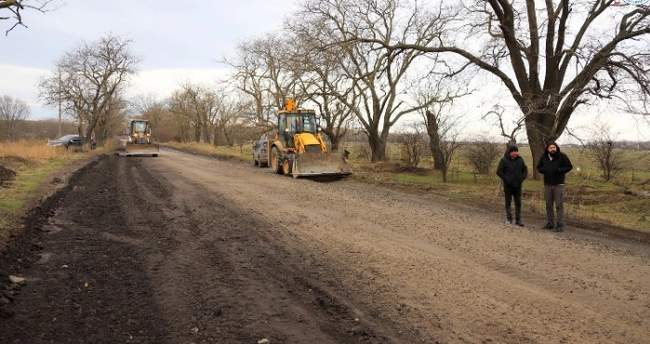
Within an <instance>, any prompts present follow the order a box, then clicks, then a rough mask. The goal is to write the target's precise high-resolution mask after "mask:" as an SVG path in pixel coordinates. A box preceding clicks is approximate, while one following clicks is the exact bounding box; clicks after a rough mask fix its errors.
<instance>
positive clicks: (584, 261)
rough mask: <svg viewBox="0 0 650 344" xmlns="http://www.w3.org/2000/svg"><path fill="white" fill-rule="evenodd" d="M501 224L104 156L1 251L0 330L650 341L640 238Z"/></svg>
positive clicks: (277, 179)
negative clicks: (552, 230) (621, 237)
mask: <svg viewBox="0 0 650 344" xmlns="http://www.w3.org/2000/svg"><path fill="white" fill-rule="evenodd" d="M501 222H502V221H501V215H500V214H493V213H489V212H487V211H484V210H480V209H478V208H473V207H463V206H459V205H452V204H450V203H449V202H447V201H446V200H445V199H442V198H440V197H436V196H433V195H413V194H408V193H405V192H401V191H396V190H390V189H385V188H382V187H378V186H372V185H367V184H361V183H357V182H354V181H350V180H343V181H336V182H314V181H310V180H294V179H291V178H286V177H281V176H277V175H274V174H272V173H270V171H269V170H268V169H256V168H254V167H252V166H246V165H243V164H241V163H237V162H228V161H219V160H215V159H210V158H204V157H199V156H194V155H190V154H185V153H180V152H177V151H172V150H165V151H163V152H162V154H161V156H160V157H159V158H119V157H114V156H107V157H104V158H102V159H99V160H98V161H95V162H92V163H91V164H89V165H88V166H86V167H85V168H83V169H81V170H80V171H78V172H77V173H76V174H75V175H74V176H73V177H72V178H71V180H70V183H69V185H68V186H67V187H66V188H65V189H63V190H62V191H60V192H59V193H57V194H56V195H54V196H52V197H50V198H49V199H48V200H46V201H45V202H44V203H42V204H41V205H40V206H39V207H37V208H35V209H34V210H32V211H31V212H30V214H28V216H27V217H26V218H25V229H24V230H23V231H22V232H21V234H20V235H18V236H17V237H15V238H14V239H13V241H12V242H10V243H9V245H8V246H7V249H6V250H5V251H4V252H2V254H1V255H0V343H30V344H31V343H35V344H37V343H489V342H493V343H647V342H648V339H649V338H650V332H649V330H648V329H650V247H649V246H648V245H646V244H643V243H637V242H632V241H625V240H622V239H615V238H609V237H606V236H604V235H600V234H595V233H593V232H589V231H584V230H580V229H576V228H570V229H569V230H568V231H567V232H565V233H560V234H557V233H551V232H548V231H542V230H539V229H536V228H538V227H539V225H540V224H538V223H531V224H529V226H528V227H526V228H523V229H522V228H519V227H516V228H515V227H512V226H506V225H503V224H502V223H501ZM9 276H11V277H12V280H13V282H12V281H10V279H9ZM23 279H24V280H23Z"/></svg>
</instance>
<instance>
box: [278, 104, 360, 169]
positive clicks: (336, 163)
mask: <svg viewBox="0 0 650 344" xmlns="http://www.w3.org/2000/svg"><path fill="white" fill-rule="evenodd" d="M268 137H269V140H268V149H267V152H268V162H269V165H270V166H271V168H272V169H273V171H275V172H276V173H279V174H284V175H291V176H293V177H295V178H297V177H319V176H347V175H349V174H351V173H352V170H351V168H350V166H349V164H348V163H347V161H346V160H345V158H344V157H343V156H342V155H340V154H337V153H333V152H331V151H330V147H329V146H328V144H327V141H326V140H325V138H324V135H323V134H321V132H320V130H319V126H318V120H317V118H316V113H315V112H314V111H313V110H307V109H299V108H297V107H296V105H295V102H294V101H293V100H288V101H287V102H286V103H285V107H284V109H282V110H281V111H279V112H278V122H277V130H276V131H275V132H273V133H271V134H270V135H268Z"/></svg>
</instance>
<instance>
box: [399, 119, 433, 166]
mask: <svg viewBox="0 0 650 344" xmlns="http://www.w3.org/2000/svg"><path fill="white" fill-rule="evenodd" d="M423 135H424V134H423V133H422V131H421V130H420V125H417V124H414V125H412V126H411V128H410V130H409V131H405V132H403V133H400V134H399V135H398V142H399V144H400V146H401V155H402V161H403V162H404V163H405V164H406V166H407V167H408V168H411V169H414V168H417V167H418V165H419V164H420V160H421V159H422V156H423V155H424V152H425V150H426V143H425V142H424V139H423Z"/></svg>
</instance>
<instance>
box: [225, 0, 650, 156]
mask: <svg viewBox="0 0 650 344" xmlns="http://www.w3.org/2000/svg"><path fill="white" fill-rule="evenodd" d="M615 5H616V3H615V1H613V0H611V1H606V0H600V1H586V2H585V1H570V0H560V1H545V2H539V1H533V0H528V1H501V0H493V1H463V2H454V3H449V4H446V3H435V4H434V3H432V2H415V1H407V0H404V1H400V0H324V1H314V0H308V1H305V2H304V3H303V4H302V7H301V10H300V11H299V12H298V13H297V14H295V16H293V18H300V20H299V21H295V20H291V19H288V20H287V25H286V30H285V31H283V32H282V33H281V34H278V35H270V36H267V37H265V38H260V39H257V40H254V41H252V42H248V43H245V44H243V45H242V46H241V47H240V49H239V56H238V58H237V59H235V60H234V61H230V64H231V65H232V66H233V67H234V68H235V70H236V75H235V80H236V81H237V85H238V87H239V89H240V90H242V91H243V92H244V93H246V94H247V95H249V97H250V99H252V101H254V103H255V112H256V114H257V117H258V119H259V123H260V124H265V123H267V122H268V121H269V117H268V115H267V114H268V113H269V112H268V111H265V110H266V109H268V108H270V107H277V106H279V105H280V104H281V101H282V100H283V99H284V98H285V97H286V96H287V95H294V96H296V97H297V98H298V99H299V100H303V101H307V100H309V101H312V102H314V103H315V104H318V107H319V108H321V114H322V117H323V120H324V127H325V129H326V132H327V133H328V135H330V136H331V137H332V140H333V142H337V141H338V140H339V138H340V136H339V135H340V133H341V132H342V133H343V134H344V132H345V130H344V128H345V127H346V124H347V123H348V121H349V119H350V118H354V120H356V121H357V122H358V123H359V124H360V126H361V127H362V128H363V130H364V132H365V133H366V135H367V138H368V143H369V146H370V148H371V151H372V154H371V159H372V161H379V160H383V159H385V157H386V153H385V152H386V140H387V138H388V136H389V134H390V130H391V128H393V127H394V125H395V124H396V123H397V122H398V121H399V120H400V119H401V118H403V117H404V116H406V115H408V114H410V113H419V114H420V115H421V117H422V120H423V122H425V127H426V128H427V133H428V134H429V136H430V142H431V149H432V153H433V156H434V159H435V164H436V167H437V168H442V167H443V165H444V160H445V159H448V157H446V156H445V151H449V150H453V148H454V144H453V141H454V140H453V137H454V136H456V135H455V134H456V133H454V130H453V129H452V128H453V125H451V124H452V123H454V122H455V121H456V119H454V118H450V115H449V113H450V112H449V108H448V107H447V106H446V105H448V104H450V103H453V101H454V99H457V98H459V97H461V96H463V95H466V94H468V93H470V92H469V91H468V90H467V89H466V88H465V87H463V86H461V85H462V84H464V83H465V81H464V80H463V79H461V78H462V77H463V76H464V75H468V74H469V75H475V74H476V73H485V74H486V75H487V76H491V77H492V81H491V82H492V83H493V84H494V85H501V86H502V87H503V88H504V90H506V92H508V93H509V94H510V95H511V98H512V100H513V101H514V103H515V104H516V105H517V106H518V108H519V110H520V116H519V118H518V119H517V120H516V121H515V123H516V124H517V125H516V126H515V129H516V130H518V129H522V130H525V132H526V134H527V138H528V142H529V144H530V147H531V150H532V153H533V156H534V159H535V160H537V159H538V158H539V156H540V155H541V154H542V152H543V148H544V145H545V143H546V142H548V141H554V140H556V139H557V138H558V137H559V136H560V135H562V133H563V132H564V131H565V129H566V127H567V124H568V123H569V119H570V118H571V116H572V115H573V113H574V112H575V110H576V109H577V108H579V107H581V106H584V105H585V104H590V103H594V102H596V101H598V100H600V99H605V100H617V99H618V100H624V101H625V103H624V104H625V106H626V107H628V108H631V107H633V106H635V105H641V104H643V102H642V99H643V98H645V97H647V96H648V95H649V94H650V79H649V77H648V73H647V71H648V68H649V66H650V60H649V55H648V54H647V52H646V51H645V50H647V49H644V48H643V47H647V46H648V43H650V42H648V38H649V36H650V35H648V34H649V33H650V9H649V8H648V7H643V6H628V7H617V6H615ZM632 96H634V97H632ZM330 109H334V110H335V111H333V112H334V114H330V113H329V110H330ZM640 111H643V110H640ZM499 119H500V120H501V121H500V124H501V129H502V131H503V134H504V136H506V135H510V137H511V139H514V136H515V132H511V131H509V130H510V129H508V132H506V129H505V128H504V127H503V120H502V118H501V117H499ZM341 129H342V131H341ZM444 146H448V147H444Z"/></svg>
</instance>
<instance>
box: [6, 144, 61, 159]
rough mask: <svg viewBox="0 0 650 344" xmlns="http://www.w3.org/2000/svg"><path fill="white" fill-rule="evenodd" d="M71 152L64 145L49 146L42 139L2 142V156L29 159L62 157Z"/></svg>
mask: <svg viewBox="0 0 650 344" xmlns="http://www.w3.org/2000/svg"><path fill="white" fill-rule="evenodd" d="M66 155H70V153H68V152H66V151H65V149H64V148H62V147H49V146H47V144H46V142H43V141H40V140H27V141H16V142H0V157H19V158H21V159H25V160H29V161H42V160H47V159H53V158H60V157H63V156H66Z"/></svg>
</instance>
